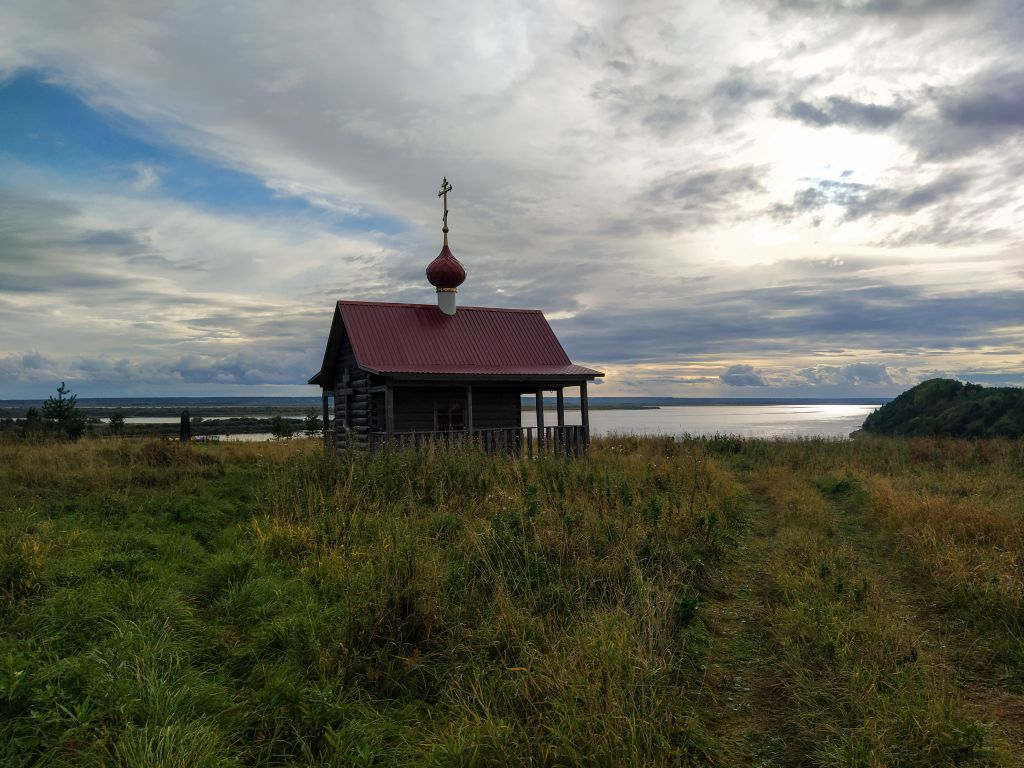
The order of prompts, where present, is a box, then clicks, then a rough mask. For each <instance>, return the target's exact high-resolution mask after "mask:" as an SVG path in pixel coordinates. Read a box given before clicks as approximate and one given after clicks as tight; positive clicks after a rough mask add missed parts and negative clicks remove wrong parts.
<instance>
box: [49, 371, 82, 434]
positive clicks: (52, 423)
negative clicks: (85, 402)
mask: <svg viewBox="0 0 1024 768" xmlns="http://www.w3.org/2000/svg"><path fill="white" fill-rule="evenodd" d="M43 421H44V423H46V425H47V426H48V427H50V428H51V429H54V430H56V431H57V432H61V433H63V435H64V437H66V438H67V439H68V440H77V439H78V438H80V437H81V436H82V433H83V432H85V426H86V418H85V414H83V413H82V412H81V411H80V410H79V409H78V395H72V394H71V390H69V389H68V388H67V386H66V385H65V384H64V382H63V381H62V382H61V383H60V386H59V387H57V396H56V397H54V396H53V395H50V396H49V397H48V398H46V402H45V403H43Z"/></svg>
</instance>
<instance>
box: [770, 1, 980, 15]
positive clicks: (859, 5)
mask: <svg viewBox="0 0 1024 768" xmlns="http://www.w3.org/2000/svg"><path fill="white" fill-rule="evenodd" d="M977 4H978V3H977V2H976V0H767V3H766V5H768V6H769V7H771V8H773V9H775V10H778V11H786V12H798V13H814V14H823V15H825V14H827V15H847V14H849V15H859V16H869V17H870V16H878V17H886V16H905V17H919V16H927V15H931V14H949V13H954V12H957V11H962V10H964V7H965V6H970V5H977Z"/></svg>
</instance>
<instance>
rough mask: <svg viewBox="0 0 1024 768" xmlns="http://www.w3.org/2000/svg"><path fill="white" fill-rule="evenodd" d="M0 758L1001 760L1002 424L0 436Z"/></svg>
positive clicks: (1021, 548)
mask: <svg viewBox="0 0 1024 768" xmlns="http://www.w3.org/2000/svg"><path fill="white" fill-rule="evenodd" d="M0 491H2V493H0V516H2V527H0V538H2V540H0V765H3V766H20V765H47V766H50V765H95V766H100V765H124V766H168V767H170V766H232V765H239V766H242V765H282V766H284V765H328V766H370V765H379V766H391V765H399V766H414V765H415V766H420V765H426V766H457V765H465V766H491V765H493V766H504V765H510V766H533V765H537V766H571V765H580V766H584V765H586V766H624V765H651V766H680V765H711V766H774V765H779V766H837V767H838V766H844V767H845V766H952V765H964V766H983V765H993V766H1015V765H1016V766H1019V765H1024V562H1022V561H1024V442H1019V441H1018V442H1009V441H985V442H964V441H953V440H947V441H936V440H884V439H878V440H875V439H872V440H865V441H854V442H827V441H806V442H765V441H738V440H731V439H708V440H696V439H695V440H689V441H683V442H678V443H677V442H672V441H669V440H660V439H642V440H641V439H625V438H622V439H616V438H609V439H605V440H601V441H597V442H595V445H594V449H593V451H592V453H591V455H590V456H589V457H587V458H586V459H583V460H575V461H559V460H553V459H543V460H539V461H518V460H511V459H508V458H500V457H489V456H485V455H482V454H478V453H457V454H453V453H437V454H434V453H431V452H421V453H398V454H391V455H381V456H377V457H375V458H373V459H357V460H351V461H342V462H338V461H335V460H333V459H331V458H328V457H326V456H324V455H323V452H322V450H321V449H320V448H319V446H318V444H317V443H316V442H315V441H295V442H291V443H281V444H220V445H209V446H196V447H191V448H189V447H187V446H178V445H172V444H165V443H159V442H143V441H130V440H87V441H82V442H80V443H78V444H44V445H23V444H16V443H6V444H0Z"/></svg>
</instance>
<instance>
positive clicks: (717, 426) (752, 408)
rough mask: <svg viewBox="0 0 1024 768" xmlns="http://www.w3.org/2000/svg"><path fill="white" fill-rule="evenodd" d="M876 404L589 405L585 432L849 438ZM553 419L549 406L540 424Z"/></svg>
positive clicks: (533, 420) (573, 417) (569, 417)
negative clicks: (599, 407) (622, 407)
mask: <svg viewBox="0 0 1024 768" xmlns="http://www.w3.org/2000/svg"><path fill="white" fill-rule="evenodd" d="M877 407H878V406H877V405H668V406H662V407H661V408H657V409H644V410H592V411H591V412H590V433H591V434H592V435H607V434H614V433H629V434H636V435H682V434H690V435H716V434H721V435H739V436H741V437H782V438H796V437H844V438H845V437H849V435H850V433H851V432H853V431H854V430H855V429H859V428H860V426H861V424H863V423H864V419H865V418H866V417H867V415H868V414H869V413H871V412H872V411H873V410H875V409H876V408H877ZM565 421H566V423H567V424H579V423H580V412H579V411H566V412H565ZM555 423H556V414H555V411H553V410H547V409H545V411H544V424H545V425H552V424H555ZM536 425H537V415H536V413H535V412H534V411H525V410H524V411H523V426H524V427H533V426H536Z"/></svg>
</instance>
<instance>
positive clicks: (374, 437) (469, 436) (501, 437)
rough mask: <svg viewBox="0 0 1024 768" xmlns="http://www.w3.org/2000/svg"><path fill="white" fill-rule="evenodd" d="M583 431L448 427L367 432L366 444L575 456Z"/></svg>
mask: <svg viewBox="0 0 1024 768" xmlns="http://www.w3.org/2000/svg"><path fill="white" fill-rule="evenodd" d="M587 442H588V440H587V434H586V432H585V431H584V428H583V427H582V426H580V425H578V424H568V425H565V426H561V427H559V426H551V427H542V428H541V427H507V428H502V429H474V430H471V431H470V430H464V429H463V430H450V431H431V430H428V431H406V432H393V433H392V434H391V435H390V436H389V435H388V434H387V433H386V432H370V433H369V441H368V447H369V449H370V450H371V451H374V450H377V449H379V448H387V447H397V448H406V447H408V448H419V447H423V446H427V445H437V446H457V445H468V444H473V445H476V446H479V447H480V448H483V449H484V450H485V451H487V452H488V453H508V454H510V455H513V456H527V457H529V458H533V457H534V456H535V455H541V454H546V453H554V454H557V455H562V456H579V455H581V454H582V453H583V452H584V451H586V448H587Z"/></svg>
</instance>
